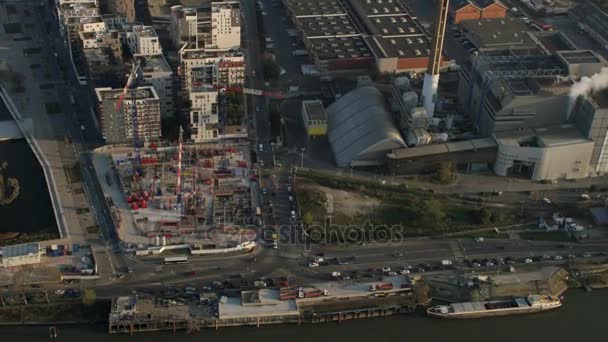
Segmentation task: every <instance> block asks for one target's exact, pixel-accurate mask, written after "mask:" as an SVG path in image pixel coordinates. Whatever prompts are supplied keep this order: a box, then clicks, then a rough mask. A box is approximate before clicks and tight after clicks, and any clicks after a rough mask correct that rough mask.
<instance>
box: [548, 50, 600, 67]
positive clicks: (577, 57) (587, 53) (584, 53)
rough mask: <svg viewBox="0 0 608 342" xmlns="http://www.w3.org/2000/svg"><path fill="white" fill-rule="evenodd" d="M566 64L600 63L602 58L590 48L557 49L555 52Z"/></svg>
mask: <svg viewBox="0 0 608 342" xmlns="http://www.w3.org/2000/svg"><path fill="white" fill-rule="evenodd" d="M557 54H558V55H559V56H561V57H562V58H563V59H564V60H565V61H566V63H568V64H588V63H602V62H603V60H602V59H600V57H598V56H597V55H596V54H595V52H593V51H591V50H574V51H559V52H558V53H557Z"/></svg>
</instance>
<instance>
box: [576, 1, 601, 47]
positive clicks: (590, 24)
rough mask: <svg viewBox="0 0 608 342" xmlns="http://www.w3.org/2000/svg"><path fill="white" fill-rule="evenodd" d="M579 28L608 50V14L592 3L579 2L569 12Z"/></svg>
mask: <svg viewBox="0 0 608 342" xmlns="http://www.w3.org/2000/svg"><path fill="white" fill-rule="evenodd" d="M568 15H569V16H570V17H571V18H572V19H574V22H576V23H577V24H578V27H579V28H580V29H582V30H584V31H585V32H587V34H588V35H589V36H590V37H591V38H593V39H594V40H595V41H596V42H597V43H598V44H600V45H601V46H602V47H603V48H604V49H608V35H607V34H606V32H608V14H606V12H604V11H602V10H601V9H600V8H598V7H597V6H596V5H595V4H593V3H592V2H591V1H584V2H578V3H577V5H576V6H574V7H573V8H572V9H570V10H569V11H568Z"/></svg>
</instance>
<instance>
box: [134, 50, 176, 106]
mask: <svg viewBox="0 0 608 342" xmlns="http://www.w3.org/2000/svg"><path fill="white" fill-rule="evenodd" d="M134 57H135V58H136V59H137V60H139V65H140V67H141V70H142V72H143V85H147V86H152V87H154V90H156V93H157V94H158V98H159V99H160V112H161V118H168V117H172V116H173V115H175V104H174V102H173V101H174V87H173V71H172V70H171V67H169V63H167V60H166V59H165V57H164V56H163V55H162V54H159V55H135V56H134Z"/></svg>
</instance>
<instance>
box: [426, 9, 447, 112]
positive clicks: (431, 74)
mask: <svg viewBox="0 0 608 342" xmlns="http://www.w3.org/2000/svg"><path fill="white" fill-rule="evenodd" d="M449 5H450V0H439V1H437V20H436V21H435V32H434V34H433V44H432V46H431V55H430V56H429V66H428V69H427V70H426V74H425V75H424V84H423V86H422V103H423V105H424V109H425V110H426V115H427V117H428V118H429V120H430V119H432V118H433V114H434V113H435V100H436V97H437V87H438V85H439V67H440V66H441V56H442V55H443V53H442V51H443V38H444V36H445V26H446V24H447V20H448V7H449Z"/></svg>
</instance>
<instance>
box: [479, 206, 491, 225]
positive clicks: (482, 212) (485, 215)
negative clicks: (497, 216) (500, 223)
mask: <svg viewBox="0 0 608 342" xmlns="http://www.w3.org/2000/svg"><path fill="white" fill-rule="evenodd" d="M477 221H478V222H479V223H481V224H490V223H492V222H494V213H493V212H492V211H491V210H490V209H488V208H485V207H484V208H481V209H479V211H478V212H477Z"/></svg>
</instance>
